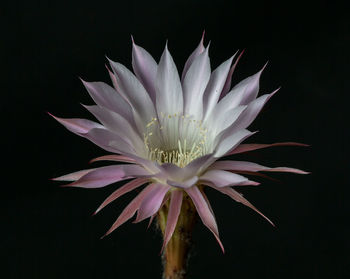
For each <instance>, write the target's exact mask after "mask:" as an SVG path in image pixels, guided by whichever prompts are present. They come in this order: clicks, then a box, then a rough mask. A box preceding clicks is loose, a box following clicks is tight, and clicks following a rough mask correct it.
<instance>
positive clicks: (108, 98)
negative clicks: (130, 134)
mask: <svg viewBox="0 0 350 279" xmlns="http://www.w3.org/2000/svg"><path fill="white" fill-rule="evenodd" d="M81 81H82V82H83V84H84V86H85V88H86V90H87V91H88V92H89V94H90V96H91V98H92V99H93V100H94V101H95V103H96V104H97V105H99V106H102V107H105V108H107V109H109V110H111V111H114V112H116V113H118V114H120V115H121V116H123V117H124V118H125V119H127V120H128V121H129V123H131V124H132V125H135V124H134V123H135V122H134V117H133V113H132V109H131V107H130V105H129V104H128V103H127V102H126V101H125V100H124V99H123V98H122V97H121V96H120V94H119V93H118V92H116V91H115V89H113V88H112V87H111V86H109V85H108V84H106V83H104V82H86V81H83V80H81Z"/></svg>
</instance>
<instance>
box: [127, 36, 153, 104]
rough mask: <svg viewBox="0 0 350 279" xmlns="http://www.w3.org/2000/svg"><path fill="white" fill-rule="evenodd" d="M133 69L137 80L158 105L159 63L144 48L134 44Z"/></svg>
mask: <svg viewBox="0 0 350 279" xmlns="http://www.w3.org/2000/svg"><path fill="white" fill-rule="evenodd" d="M132 67H133V69H134V72H135V74H136V76H137V78H138V79H139V80H140V81H141V83H142V85H143V86H144V87H145V89H146V90H147V92H148V94H149V95H150V97H151V100H152V101H153V103H154V104H155V103H156V88H155V81H156V76H157V67H158V66H157V63H156V61H155V60H154V59H153V57H152V56H151V55H150V54H149V53H148V52H147V51H146V50H145V49H143V48H142V47H140V46H138V45H136V44H135V43H134V41H133V43H132Z"/></svg>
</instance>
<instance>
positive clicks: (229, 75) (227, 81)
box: [220, 50, 244, 99]
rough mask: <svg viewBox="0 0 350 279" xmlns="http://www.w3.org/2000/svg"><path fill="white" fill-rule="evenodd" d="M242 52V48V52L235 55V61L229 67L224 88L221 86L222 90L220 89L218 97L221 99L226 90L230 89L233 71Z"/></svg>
mask: <svg viewBox="0 0 350 279" xmlns="http://www.w3.org/2000/svg"><path fill="white" fill-rule="evenodd" d="M243 53H244V50H242V52H241V53H240V55H239V56H238V57H237V60H236V62H235V63H234V64H233V65H232V67H231V69H230V72H229V73H228V75H227V78H226V82H225V85H224V88H223V89H222V91H221V95H220V99H222V98H223V97H224V96H225V95H226V94H227V92H229V91H230V88H231V81H232V75H233V72H234V71H235V69H236V66H237V64H238V61H239V60H240V58H241V56H242V55H243Z"/></svg>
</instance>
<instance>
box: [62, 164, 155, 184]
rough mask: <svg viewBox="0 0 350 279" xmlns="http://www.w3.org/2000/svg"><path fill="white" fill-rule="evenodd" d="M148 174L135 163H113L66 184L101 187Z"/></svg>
mask: <svg viewBox="0 0 350 279" xmlns="http://www.w3.org/2000/svg"><path fill="white" fill-rule="evenodd" d="M148 175H149V173H148V172H147V171H146V170H145V169H144V168H142V167H140V166H137V165H114V166H107V167H101V168H98V169H96V170H94V171H92V172H89V173H87V174H86V175H84V176H82V177H81V178H80V179H78V180H77V181H75V182H73V183H70V184H68V185H66V186H74V187H82V188H101V187H104V186H107V185H109V184H112V183H114V182H118V181H121V180H125V179H128V178H132V177H140V176H148Z"/></svg>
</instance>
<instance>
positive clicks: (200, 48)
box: [181, 32, 205, 82]
mask: <svg viewBox="0 0 350 279" xmlns="http://www.w3.org/2000/svg"><path fill="white" fill-rule="evenodd" d="M204 34H205V32H203V34H202V38H201V41H200V42H199V45H198V46H197V48H196V49H195V50H194V51H193V52H192V53H191V55H190V56H189V57H188V59H187V61H186V63H185V66H184V69H183V71H182V76H181V82H183V80H184V79H185V76H186V74H187V71H188V69H189V68H190V67H191V65H192V63H193V61H194V60H195V59H196V58H197V57H198V56H199V55H200V54H201V53H202V52H203V51H204V49H205V48H204V45H203V41H204Z"/></svg>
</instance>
